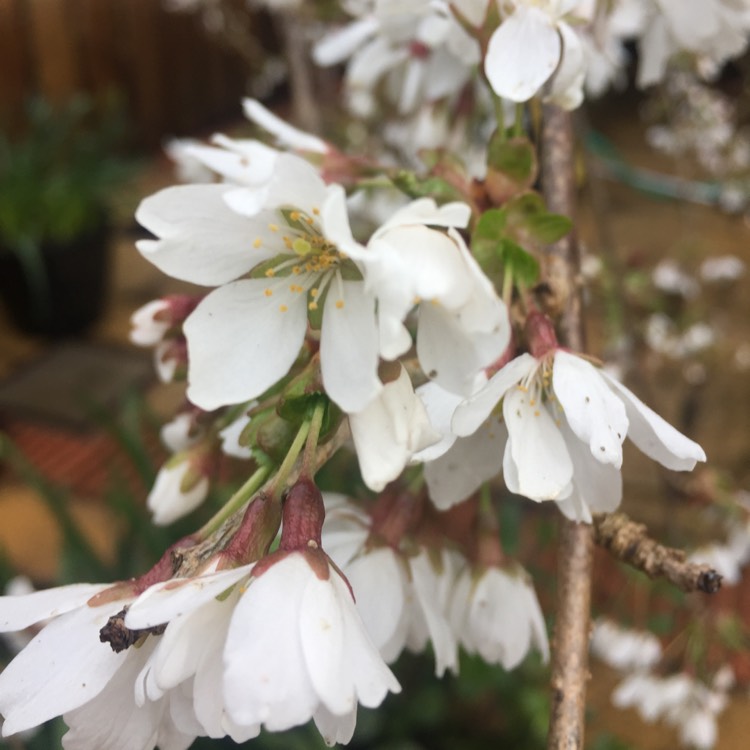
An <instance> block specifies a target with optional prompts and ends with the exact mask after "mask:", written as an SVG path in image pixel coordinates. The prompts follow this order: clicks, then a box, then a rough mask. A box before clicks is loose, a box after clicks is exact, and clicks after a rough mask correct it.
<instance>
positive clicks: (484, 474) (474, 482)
mask: <svg viewBox="0 0 750 750" xmlns="http://www.w3.org/2000/svg"><path fill="white" fill-rule="evenodd" d="M507 439H508V431H507V430H506V429H505V425H503V424H502V422H500V421H499V420H497V419H493V418H490V419H489V420H487V421H486V422H484V423H483V424H482V425H481V426H480V428H479V429H478V430H477V431H476V432H475V433H474V434H473V435H469V436H468V437H465V438H460V439H458V440H456V442H455V443H454V445H453V447H452V448H451V449H450V450H449V451H447V452H446V453H445V454H443V455H442V456H440V457H439V458H437V459H435V460H434V461H431V462H429V463H427V464H425V467H424V477H425V481H426V482H427V488H428V490H429V494H430V500H432V502H433V503H434V504H435V507H436V508H437V509H438V510H447V509H448V508H450V507H452V506H453V505H455V504H456V503H460V502H461V501H463V500H466V499H467V498H468V497H470V496H471V495H472V494H473V493H474V492H476V490H478V489H479V488H480V487H481V486H482V484H483V483H484V482H486V481H487V480H488V479H491V478H492V477H494V476H495V475H497V474H499V473H500V470H501V467H502V457H503V453H504V451H505V441H506V440H507Z"/></svg>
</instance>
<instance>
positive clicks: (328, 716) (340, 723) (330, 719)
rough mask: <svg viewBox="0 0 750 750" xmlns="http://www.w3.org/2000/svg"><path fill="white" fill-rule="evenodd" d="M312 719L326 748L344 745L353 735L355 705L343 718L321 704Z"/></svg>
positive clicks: (355, 721)
mask: <svg viewBox="0 0 750 750" xmlns="http://www.w3.org/2000/svg"><path fill="white" fill-rule="evenodd" d="M313 719H314V720H315V726H316V727H317V729H318V731H319V732H320V736H321V737H322V738H323V741H324V742H325V743H326V745H328V747H332V746H333V745H336V744H341V745H346V744H347V743H348V742H349V740H351V738H352V736H353V735H354V728H355V727H356V725H357V705H356V703H355V705H354V708H353V709H352V710H351V711H349V712H348V713H346V714H344V715H343V716H337V715H336V714H333V713H331V712H330V711H329V710H328V709H327V708H326V707H325V705H324V704H322V703H321V704H320V706H318V708H317V710H316V711H315V713H314V714H313Z"/></svg>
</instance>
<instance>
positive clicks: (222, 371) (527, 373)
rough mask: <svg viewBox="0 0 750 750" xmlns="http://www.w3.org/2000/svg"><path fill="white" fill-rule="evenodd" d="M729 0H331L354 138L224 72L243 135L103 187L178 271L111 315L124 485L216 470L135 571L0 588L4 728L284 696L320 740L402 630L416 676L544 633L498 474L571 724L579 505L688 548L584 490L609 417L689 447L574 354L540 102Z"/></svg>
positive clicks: (640, 556) (680, 451) (343, 736)
mask: <svg viewBox="0 0 750 750" xmlns="http://www.w3.org/2000/svg"><path fill="white" fill-rule="evenodd" d="M194 4H196V3H192V2H191V3H188V5H194ZM197 4H198V5H199V4H200V2H198V3H197ZM265 4H266V5H268V6H269V8H270V9H271V10H272V11H273V10H274V9H275V10H276V11H279V10H281V9H282V8H283V12H284V13H285V14H286V18H287V19H289V18H291V16H290V15H289V14H290V13H294V12H295V11H294V7H295V6H298V5H299V4H297V3H295V2H293V0H284V2H271V1H270V0H268V1H267V2H266V3H265ZM740 5H741V4H740V3H737V2H730V0H710V2H706V3H703V4H701V7H700V8H698V4H696V3H690V4H689V5H687V4H686V6H685V7H686V9H684V10H679V9H678V8H677V5H676V4H675V3H672V2H669V3H668V2H665V1H662V0H659V1H658V2H657V0H638V2H636V1H635V0H633V2H628V3H621V4H613V3H604V2H594V1H593V0H591V1H590V2H584V1H582V0H545V1H543V2H538V1H537V0H534V1H533V2H532V1H531V0H528V1H527V0H507V1H506V0H454V2H452V3H447V2H441V1H440V0H437V1H434V0H433V1H431V0H417V1H416V2H410V3H394V2H392V0H364V1H362V2H347V3H344V4H343V7H342V9H341V10H342V20H341V23H339V24H338V25H336V26H335V27H331V28H327V29H326V31H325V33H323V34H322V35H321V36H320V37H319V38H318V39H317V40H316V42H315V44H314V50H313V57H314V58H315V61H316V62H317V63H318V64H320V65H323V66H333V65H343V66H345V69H344V72H343V74H342V75H343V78H342V87H343V88H342V98H343V101H344V104H345V105H346V107H347V108H348V110H349V111H350V113H351V114H352V116H353V121H352V124H353V125H355V126H358V127H353V128H351V129H350V130H352V131H354V132H360V133H361V131H362V129H363V128H362V125H363V123H364V124H365V125H366V126H367V127H365V128H364V130H367V131H368V133H367V136H366V140H365V142H364V144H363V143H360V148H359V149H358V150H357V151H356V152H352V153H350V151H349V149H348V148H347V147H346V146H340V145H338V144H334V143H332V142H330V141H329V140H326V139H325V138H323V137H321V136H320V135H318V134H316V133H310V132H305V131H303V130H300V129H298V128H297V127H295V126H294V125H292V124H289V123H287V122H284V121H283V120H281V119H280V118H279V117H277V116H276V115H275V114H274V113H273V112H271V111H270V110H268V109H267V108H266V107H265V106H264V105H263V104H261V103H260V102H259V101H256V100H254V99H248V100H246V101H245V102H244V109H245V114H246V116H247V117H248V119H249V120H250V121H251V122H252V123H253V124H254V125H255V126H256V128H258V129H260V130H261V131H263V132H264V139H265V140H258V139H254V138H233V137H229V136H227V135H225V134H217V135H215V136H214V137H213V138H212V140H211V142H210V143H197V142H191V143H183V144H179V145H176V146H175V147H174V148H173V149H172V153H173V155H174V156H175V158H177V159H178V160H180V161H181V166H182V167H183V169H182V170H181V172H182V173H183V174H191V175H194V176H195V181H194V182H192V183H190V184H180V185H175V186H172V187H168V188H166V189H164V190H161V191H159V192H157V193H156V194H154V195H151V196H148V197H146V198H145V199H144V200H143V201H142V202H141V204H140V206H139V207H138V210H137V212H136V219H137V220H138V222H139V223H140V224H141V225H142V226H143V228H144V229H145V230H146V231H147V232H148V233H149V234H148V237H147V238H145V239H141V240H139V241H138V242H137V243H136V244H137V249H138V252H140V254H141V255H142V256H143V257H144V258H145V259H147V260H148V261H149V262H151V263H152V264H153V265H154V266H156V267H157V268H158V269H160V270H161V271H163V272H164V273H165V274H166V275H168V276H171V277H173V278H176V279H179V280H180V281H183V282H187V283H190V284H193V285H194V286H195V289H194V291H192V292H191V293H187V294H182V295H172V296H168V297H164V298H162V299H159V300H155V301H154V302H151V303H149V304H148V305H146V306H144V307H142V308H141V309H140V310H138V311H136V312H135V313H134V315H133V318H132V321H133V333H132V339H133V341H134V343H136V344H138V345H142V346H149V347H153V349H154V357H155V366H156V369H157V372H158V374H159V377H160V378H161V379H162V380H163V381H165V382H181V383H183V384H184V386H185V397H186V400H185V403H184V405H183V406H182V407H181V408H180V409H179V410H178V412H177V413H176V414H175V417H174V419H173V420H171V421H170V422H169V423H168V424H167V425H165V426H164V428H163V430H162V438H163V441H164V443H165V445H166V446H167V447H168V448H169V450H170V453H171V457H170V458H169V460H168V461H166V462H165V463H164V465H163V466H162V468H161V469H160V471H159V473H158V476H157V479H156V481H155V483H154V485H153V487H152V489H151V491H150V493H149V496H148V498H147V506H148V509H149V510H150V512H151V513H152V519H153V522H154V523H155V524H157V525H162V526H166V525H169V524H171V523H173V522H174V521H176V520H178V519H180V518H182V517H185V516H189V515H190V514H192V513H193V512H197V513H200V512H201V511H200V506H202V505H204V504H205V503H206V499H207V497H208V495H209V490H210V488H211V485H212V483H213V482H215V477H216V475H217V467H218V466H219V463H220V462H221V461H224V460H231V461H233V462H235V464H236V465H237V466H238V467H240V469H239V470H240V471H241V472H242V476H243V477H244V482H243V483H242V484H241V485H240V487H239V488H238V489H237V490H236V491H235V492H234V493H233V494H232V495H231V497H229V499H228V500H227V501H226V502H225V504H224V505H223V506H222V507H221V508H218V509H214V514H213V516H211V517H210V518H208V519H207V520H205V521H204V523H203V524H202V525H199V526H198V528H197V530H196V531H194V532H193V533H191V534H188V535H187V536H185V537H183V538H182V539H179V540H176V541H175V542H174V543H173V544H172V545H171V546H170V547H169V548H168V549H167V550H166V551H164V553H163V555H162V557H161V559H160V560H159V561H158V562H157V563H156V564H155V565H153V566H152V568H151V569H149V570H148V571H146V572H145V573H143V574H142V575H140V576H137V577H135V578H132V579H128V580H122V581H115V582H112V583H91V584H73V585H69V586H63V587H60V588H56V589H49V590H46V591H38V592H34V593H29V594H23V595H15V596H7V597H2V598H0V630H2V631H18V630H24V629H27V628H36V630H35V635H34V637H33V638H32V639H31V640H30V642H29V643H28V645H27V646H26V647H25V648H24V649H23V650H22V651H21V652H20V653H19V654H18V655H17V656H16V657H15V659H14V660H13V661H12V662H11V663H10V664H9V665H8V666H7V667H6V668H5V670H4V671H3V673H2V675H0V713H2V715H3V716H4V724H3V728H2V731H3V734H4V735H6V736H7V735H13V734H14V733H16V732H21V731H25V730H29V729H31V728H33V727H35V726H37V725H39V724H40V723H42V722H44V721H47V720H49V719H51V718H54V717H57V716H62V717H63V719H64V721H65V722H66V724H67V725H68V727H69V731H68V733H67V734H66V735H65V738H64V739H63V745H64V746H65V747H66V748H72V749H74V750H94V749H96V750H153V748H154V747H156V746H158V747H160V748H161V750H184V749H185V748H187V747H189V746H190V744H191V743H192V742H193V741H194V740H195V738H197V737H210V738H221V737H230V738H231V739H232V740H234V741H236V742H244V741H246V740H249V739H252V738H254V737H256V736H258V734H259V733H260V732H261V730H266V731H269V732H281V731H286V730H288V729H291V728H292V727H295V726H299V725H301V724H305V723H307V722H309V721H312V722H314V724H315V726H316V727H317V729H318V731H319V732H320V735H321V736H322V738H323V740H324V741H325V742H326V743H327V744H329V745H332V744H335V743H346V742H348V741H349V740H350V739H351V738H352V736H353V734H354V731H355V726H356V721H357V711H358V706H359V705H362V706H365V707H367V708H377V707H378V706H380V705H381V704H382V702H383V701H384V699H385V698H386V696H387V695H388V694H389V693H398V692H399V691H400V690H401V685H400V683H399V681H398V679H397V676H396V672H398V666H397V665H396V662H397V660H398V658H399V656H400V655H401V654H402V653H403V652H405V651H412V652H421V651H424V650H425V649H426V648H428V647H431V649H432V653H433V656H434V668H435V674H436V676H438V677H441V676H443V675H444V674H445V673H446V672H453V673H457V672H458V670H459V664H460V659H459V653H460V651H461V650H463V651H465V652H466V653H468V654H475V655H477V656H478V657H479V658H481V659H482V660H484V661H485V662H487V663H488V664H491V665H495V666H497V667H498V668H502V669H505V670H513V669H515V668H516V667H517V666H518V665H519V664H520V663H521V662H522V661H523V660H524V659H525V658H526V657H527V655H528V654H529V653H531V652H536V653H537V654H538V655H539V657H540V658H541V660H542V661H547V660H548V659H549V656H550V646H549V641H548V635H547V625H546V621H545V617H544V613H543V609H542V606H541V604H540V601H539V599H538V597H537V594H536V591H535V587H534V583H533V580H532V577H531V575H530V574H529V573H528V572H527V571H526V570H525V569H524V567H523V566H522V564H521V562H519V561H518V560H516V559H514V558H513V557H511V554H510V553H509V551H508V549H506V548H505V547H504V545H503V536H502V533H501V531H502V530H501V528H500V524H499V522H498V515H499V514H498V500H499V499H500V495H499V493H498V491H497V487H498V484H499V478H500V477H501V476H502V481H503V483H504V486H505V490H506V495H510V494H513V495H517V496H520V497H524V498H527V499H528V500H529V501H530V502H531V503H535V504H537V505H538V506H545V508H543V509H542V510H541V511H540V513H543V512H545V511H546V510H548V509H551V508H553V507H554V508H555V509H556V511H559V512H560V513H561V514H562V517H563V518H562V526H561V533H560V552H559V558H558V591H559V605H558V613H557V620H556V624H555V636H554V639H553V648H552V653H553V663H552V676H551V682H552V690H553V700H552V715H551V719H550V731H549V747H553V748H563V747H565V748H572V747H577V748H578V747H582V746H583V742H584V733H585V726H584V712H585V687H586V681H587V679H588V668H587V664H588V662H587V658H588V657H587V654H588V648H589V608H590V601H591V558H592V537H593V534H594V533H595V532H594V530H596V533H597V534H598V535H599V537H600V538H602V537H604V538H606V540H607V544H608V545H609V546H611V547H613V548H614V549H615V550H619V552H618V554H620V555H621V556H625V557H627V556H628V555H629V554H630V552H629V550H631V548H632V552H633V554H634V555H635V557H636V559H637V560H638V561H640V562H639V564H640V565H641V567H642V568H643V569H646V570H651V572H653V569H654V566H655V565H656V566H657V567H659V566H660V568H661V569H662V570H668V571H671V572H672V573H671V575H672V579H674V580H675V581H678V580H679V581H680V582H682V583H685V576H686V575H687V576H691V575H698V580H704V581H707V580H708V578H710V577H711V575H710V573H708V572H707V570H706V569H704V568H701V573H698V572H697V568H695V567H693V566H690V565H687V566H686V565H685V564H684V563H683V561H681V560H679V559H678V558H679V555H678V554H677V553H673V552H664V549H663V548H658V547H655V546H654V545H653V543H651V542H649V540H647V539H645V538H644V536H643V534H642V533H641V530H640V527H636V526H633V525H628V524H625V523H622V522H620V521H618V520H617V519H618V518H619V517H618V516H612V515H610V514H611V513H613V512H614V511H615V510H616V509H617V508H618V507H619V506H620V503H621V501H622V496H623V480H622V474H621V468H622V464H623V444H624V441H625V439H626V438H628V439H629V440H630V441H631V442H632V443H633V444H634V445H635V446H636V447H637V448H638V449H639V450H640V451H641V452H642V453H644V454H645V455H646V456H648V457H649V458H651V459H653V460H654V461H656V462H657V463H658V464H660V465H662V466H663V467H665V468H666V469H668V470H671V471H691V470H692V469H694V468H695V466H696V465H697V464H698V463H699V462H704V461H705V460H706V455H705V453H704V451H703V449H702V448H701V447H700V446H699V445H698V444H697V443H696V442H694V441H693V440H692V439H690V438H689V437H688V436H686V435H683V434H682V433H681V432H679V431H678V430H677V429H675V428H674V427H672V426H671V425H670V424H669V423H668V422H667V421H665V420H664V419H663V418H662V417H660V416H659V415H658V414H656V412H654V411H653V410H652V409H650V408H649V407H648V406H647V405H646V404H644V403H643V402H642V401H641V400H640V399H639V398H638V397H637V396H636V395H635V394H634V393H633V392H631V391H630V390H629V389H628V388H627V387H626V386H625V385H623V384H622V383H621V382H620V381H619V380H618V379H617V378H616V377H614V376H613V375H612V373H611V372H609V371H608V370H607V368H606V367H604V366H602V363H600V362H598V361H594V360H593V359H592V358H591V357H589V356H588V355H587V354H586V344H585V336H584V308H583V302H582V295H581V278H580V268H579V261H578V255H577V246H576V240H575V182H574V169H573V165H574V147H575V144H574V133H573V129H572V125H571V115H570V112H571V110H574V109H575V108H576V107H578V106H579V105H580V104H581V102H582V101H583V100H584V98H585V97H586V96H589V95H591V94H593V93H594V92H596V91H601V90H603V89H604V88H606V86H608V85H609V84H610V83H612V82H614V81H616V80H617V79H618V78H620V77H622V76H624V75H625V65H626V62H625V56H626V54H627V53H626V50H627V45H629V44H630V42H632V41H635V42H636V44H637V46H638V47H639V49H640V57H639V72H638V77H639V79H640V80H641V81H644V82H649V81H652V80H654V79H658V78H659V77H660V76H661V75H663V73H664V70H665V69H666V67H667V65H668V62H669V60H670V58H671V57H673V56H674V55H677V54H679V55H681V56H683V57H684V56H688V57H691V56H692V58H694V59H695V60H696V64H700V65H703V66H704V67H710V66H711V65H719V64H720V63H721V62H723V61H724V60H726V59H728V58H729V57H731V56H733V55H735V54H739V52H740V51H742V50H743V49H744V47H745V45H746V41H747V32H748V30H750V13H743V12H742V9H741V8H740V7H739V6H740ZM344 13H345V14H346V16H347V18H346V21H345V20H344V19H343V15H344ZM294 30H295V32H297V31H303V30H304V29H301V28H300V24H297V23H296V20H295V24H294ZM296 63H297V64H299V59H297V60H296ZM298 70H299V69H298ZM540 110H542V111H543V118H542V129H541V135H539V134H538V133H537V132H536V130H535V128H534V123H535V118H537V116H538V114H539V111H540ZM347 132H349V131H347ZM267 141H268V142H267ZM269 142H272V143H273V144H274V145H269ZM540 165H541V168H540ZM540 177H541V192H540V189H539V183H540ZM329 461H330V463H335V464H336V467H337V472H336V473H335V476H334V483H335V485H336V486H335V490H336V491H335V492H325V493H324V492H322V490H321V487H322V486H324V482H323V480H322V479H321V477H320V474H319V470H321V468H322V467H323V465H324V464H326V463H329ZM342 467H343V469H342ZM321 473H322V472H321ZM352 477H355V478H354V479H352ZM506 501H507V497H506V496H503V498H502V499H501V500H500V502H506ZM602 519H604V520H602ZM613 524H614V526H615V528H613ZM608 529H609V531H608ZM626 532H627V533H626ZM631 532H632V533H631ZM623 540H625V541H623ZM633 544H635V547H632V545H633ZM623 545H624V546H623ZM660 554H661V555H662V557H661V558H659V559H660V560H661V562H659V563H658V564H656V563H654V562H653V561H654V560H655V558H656V557H659V555H660ZM630 556H633V555H630ZM678 568H679V571H678ZM678 572H679V575H678V574H677V573H678ZM700 576H703V579H701V578H700ZM706 576H708V578H707V577H706ZM711 588H712V587H711V586H708V585H705V586H704V587H703V590H704V591H705V590H708V589H711ZM606 633H607V631H605V638H606ZM610 635H611V632H610ZM615 635H616V636H618V635H619V634H618V633H616V634H615ZM652 651H653V649H652ZM392 666H393V669H394V670H395V672H394V671H392V668H391V667H392ZM694 682H695V681H691V682H689V683H686V684H687V687H685V690H686V691H687V693H689V695H690V696H693V695H694V694H695V695H703V693H701V691H700V687H699V686H698V687H696V685H695V684H694ZM683 683H684V681H683V682H681V683H680V684H681V685H683ZM683 687H684V685H683ZM626 699H629V695H626V697H625V698H624V699H623V700H624V701H625V700H626Z"/></svg>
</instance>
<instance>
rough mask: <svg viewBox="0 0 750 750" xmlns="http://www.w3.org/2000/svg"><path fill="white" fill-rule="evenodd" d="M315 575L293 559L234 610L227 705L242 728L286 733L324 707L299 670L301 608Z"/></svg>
mask: <svg viewBox="0 0 750 750" xmlns="http://www.w3.org/2000/svg"><path fill="white" fill-rule="evenodd" d="M312 575H314V574H313V572H312V570H311V568H310V566H309V565H308V564H307V562H306V561H305V559H304V558H303V557H302V556H301V555H299V554H291V555H288V556H287V557H286V558H284V559H283V560H281V561H280V562H278V563H276V564H274V565H273V566H272V567H271V568H269V569H268V570H267V571H266V572H265V573H263V575H261V576H260V577H259V578H257V579H255V580H253V581H251V583H250V585H249V586H248V589H247V591H246V592H245V593H244V594H243V596H242V597H240V600H239V602H238V604H237V606H236V607H235V610H234V614H233V616H232V621H231V623H230V625H229V631H228V633H227V642H226V646H225V647H224V701H225V705H226V710H227V713H228V714H229V717H230V718H231V719H232V721H234V722H236V723H237V724H239V725H250V724H257V723H260V722H262V723H263V724H264V725H265V726H266V728H267V729H269V730H270V731H283V730H285V729H289V728H290V727H293V726H296V725H297V724H303V723H305V722H306V721H308V720H309V719H310V717H311V716H312V715H313V712H314V711H315V709H316V707H317V706H318V704H319V700H318V697H317V694H316V692H315V690H314V689H313V686H312V683H311V682H310V678H309V676H308V674H307V671H306V670H305V669H300V666H301V665H303V664H304V663H305V661H304V656H303V652H302V645H301V642H300V637H299V628H298V623H299V618H300V606H301V601H302V596H303V593H304V590H305V588H306V586H307V583H308V581H309V579H310V577H311V576H312Z"/></svg>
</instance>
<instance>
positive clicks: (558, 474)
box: [503, 388, 573, 501]
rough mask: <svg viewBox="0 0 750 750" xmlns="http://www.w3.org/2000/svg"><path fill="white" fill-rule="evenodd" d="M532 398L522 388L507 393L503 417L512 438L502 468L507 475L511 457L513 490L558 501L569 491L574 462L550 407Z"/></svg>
mask: <svg viewBox="0 0 750 750" xmlns="http://www.w3.org/2000/svg"><path fill="white" fill-rule="evenodd" d="M529 401H530V399H529V395H528V393H525V392H524V391H522V390H521V389H520V388H513V389H512V390H510V391H508V393H506V394H505V399H504V401H503V417H504V419H505V424H506V426H507V428H508V435H509V437H508V443H507V446H506V449H505V459H504V462H503V467H504V470H505V473H506V475H507V474H508V471H507V469H506V463H507V462H508V460H509V459H512V463H513V465H514V467H515V471H516V472H517V480H518V486H517V488H512V491H514V492H518V493H520V494H521V495H524V496H526V497H528V498H529V499H531V500H536V501H540V500H556V499H558V498H561V497H564V496H565V495H566V494H567V493H568V492H569V490H570V483H571V480H572V478H573V463H572V462H571V460H570V456H569V455H568V449H567V447H566V446H565V441H564V440H563V437H562V435H561V434H560V430H559V429H558V428H557V425H555V422H554V420H553V419H552V417H551V415H550V414H549V412H548V411H547V409H546V408H545V407H544V406H543V405H541V404H536V405H533V406H532V405H531V404H530V403H529ZM506 483H508V476H506ZM508 487H509V489H510V488H511V486H510V484H508Z"/></svg>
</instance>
